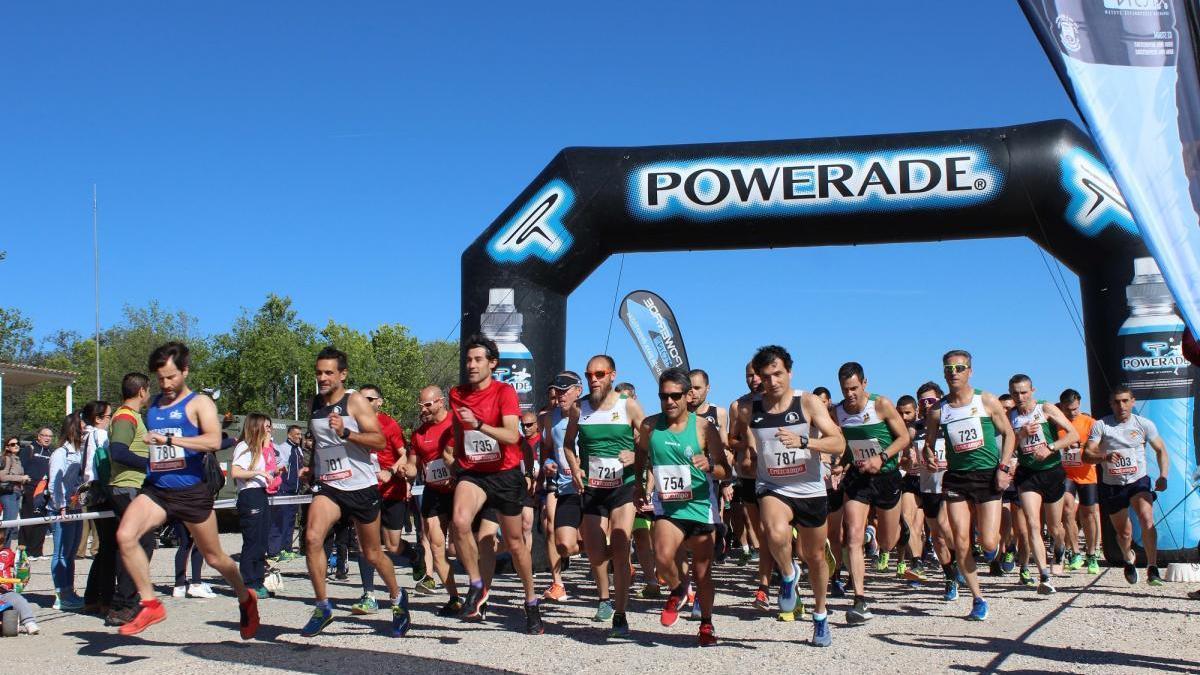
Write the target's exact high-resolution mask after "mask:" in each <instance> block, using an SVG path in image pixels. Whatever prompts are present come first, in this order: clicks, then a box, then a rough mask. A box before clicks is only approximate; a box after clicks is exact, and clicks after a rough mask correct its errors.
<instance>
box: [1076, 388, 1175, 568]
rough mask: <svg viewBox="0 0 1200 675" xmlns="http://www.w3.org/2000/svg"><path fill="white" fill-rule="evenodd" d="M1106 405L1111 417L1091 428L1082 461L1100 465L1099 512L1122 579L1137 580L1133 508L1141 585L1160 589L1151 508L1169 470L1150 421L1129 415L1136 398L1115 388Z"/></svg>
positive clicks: (1131, 393)
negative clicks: (1113, 538) (1151, 465)
mask: <svg viewBox="0 0 1200 675" xmlns="http://www.w3.org/2000/svg"><path fill="white" fill-rule="evenodd" d="M1109 403H1110V404H1111V405H1112V411H1113V414H1111V415H1105V416H1104V417H1102V418H1100V419H1099V420H1096V423H1095V424H1093V425H1092V432H1091V433H1090V434H1088V441H1087V447H1085V448H1084V450H1083V458H1084V459H1085V460H1087V461H1090V462H1099V466H1098V470H1099V471H1100V508H1102V509H1103V510H1104V512H1105V513H1107V514H1108V519H1109V520H1110V521H1111V522H1112V526H1113V530H1115V531H1116V535H1117V545H1118V546H1120V547H1121V554H1122V556H1123V559H1124V561H1125V581H1127V582H1129V584H1130V585H1133V584H1136V583H1137V582H1138V571H1137V566H1136V565H1135V562H1136V560H1137V557H1136V555H1137V554H1136V552H1135V551H1134V550H1133V524H1132V523H1131V522H1130V521H1129V509H1131V508H1132V509H1133V512H1134V513H1135V514H1137V519H1138V524H1139V525H1141V529H1142V547H1143V548H1144V549H1145V550H1146V583H1148V584H1149V585H1151V586H1162V585H1163V581H1162V578H1161V577H1160V576H1159V574H1158V530H1157V528H1156V527H1155V524H1154V510H1153V504H1154V500H1156V499H1158V495H1156V494H1154V493H1155V492H1162V491H1164V490H1166V489H1167V473H1168V472H1169V469H1170V466H1169V460H1168V458H1167V447H1166V445H1165V444H1164V443H1163V440H1162V437H1160V436H1159V435H1158V427H1157V426H1155V424H1154V422H1152V421H1150V420H1149V419H1147V418H1145V417H1142V416H1141V415H1136V414H1134V412H1133V406H1134V404H1135V403H1136V400H1135V399H1134V397H1133V390H1132V389H1130V388H1129V387H1127V386H1125V385H1117V386H1116V387H1114V388H1113V390H1112V395H1111V396H1110V398H1109ZM1147 443H1149V444H1150V447H1152V448H1154V455H1155V457H1156V459H1157V460H1158V479H1157V480H1155V481H1154V489H1153V490H1151V488H1150V476H1149V475H1148V474H1147V469H1148V467H1147V464H1146V444H1147Z"/></svg>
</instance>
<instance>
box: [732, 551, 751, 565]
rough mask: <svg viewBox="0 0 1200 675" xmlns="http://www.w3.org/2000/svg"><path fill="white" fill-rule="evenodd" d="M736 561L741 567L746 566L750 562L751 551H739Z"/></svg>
mask: <svg viewBox="0 0 1200 675" xmlns="http://www.w3.org/2000/svg"><path fill="white" fill-rule="evenodd" d="M734 562H735V563H737V564H738V565H739V566H741V567H745V566H746V564H747V563H749V562H750V551H739V552H738V554H737V558H736V559H735V560H734Z"/></svg>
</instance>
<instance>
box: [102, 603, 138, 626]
mask: <svg viewBox="0 0 1200 675" xmlns="http://www.w3.org/2000/svg"><path fill="white" fill-rule="evenodd" d="M136 614H137V608H135V607H122V608H120V609H114V610H110V611H109V613H108V616H106V617H104V625H105V626H124V625H125V624H127V623H129V622H130V621H133V617H134V616H135V615H136Z"/></svg>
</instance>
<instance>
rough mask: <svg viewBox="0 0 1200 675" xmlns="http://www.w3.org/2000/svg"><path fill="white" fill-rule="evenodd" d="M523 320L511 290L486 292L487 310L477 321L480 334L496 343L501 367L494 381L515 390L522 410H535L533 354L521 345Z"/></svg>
mask: <svg viewBox="0 0 1200 675" xmlns="http://www.w3.org/2000/svg"><path fill="white" fill-rule="evenodd" d="M524 324H525V318H524V317H523V316H522V315H521V313H520V312H518V311H517V306H516V304H514V300H513V289H511V288H489V289H488V306H487V310H486V311H485V312H484V313H483V314H482V315H480V317H479V330H480V331H481V332H482V333H483V335H484V336H485V337H487V338H488V339H490V340H494V341H495V342H496V347H498V348H499V349H500V365H498V366H497V367H496V372H495V373H493V377H495V378H496V379H497V380H499V381H501V382H507V383H509V384H511V385H512V387H513V389H516V390H517V397H518V398H519V399H520V401H521V410H522V411H526V410H533V409H534V404H535V403H534V400H533V399H534V396H533V373H534V370H533V354H530V353H529V349H528V348H527V347H526V346H525V345H523V344H521V329H522V328H524Z"/></svg>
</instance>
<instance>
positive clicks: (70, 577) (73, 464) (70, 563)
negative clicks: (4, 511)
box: [48, 413, 83, 610]
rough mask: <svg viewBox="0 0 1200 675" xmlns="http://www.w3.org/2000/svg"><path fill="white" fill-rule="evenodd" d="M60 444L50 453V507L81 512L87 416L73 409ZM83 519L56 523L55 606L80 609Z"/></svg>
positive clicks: (57, 512) (52, 572) (63, 512)
mask: <svg viewBox="0 0 1200 675" xmlns="http://www.w3.org/2000/svg"><path fill="white" fill-rule="evenodd" d="M59 437H60V438H61V439H62V445H60V446H59V447H58V448H57V449H56V450H55V451H54V452H53V453H51V454H50V487H49V488H48V489H49V490H50V508H49V511H50V513H52V514H55V515H59V516H65V515H67V513H78V512H79V486H80V485H82V484H83V450H82V447H83V418H82V417H80V415H79V413H71V414H70V415H67V418H66V419H65V420H63V425H62V430H61V431H59ZM79 525H80V523H79V521H75V522H64V521H58V522H56V523H54V556H53V558H51V560H50V575H51V576H52V577H53V579H54V609H59V610H76V609H80V608H82V607H83V598H81V597H79V595H78V594H77V593H76V592H75V548H76V547H78V546H79V533H80V532H81V528H80V526H79Z"/></svg>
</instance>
